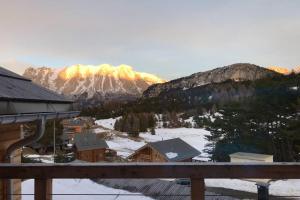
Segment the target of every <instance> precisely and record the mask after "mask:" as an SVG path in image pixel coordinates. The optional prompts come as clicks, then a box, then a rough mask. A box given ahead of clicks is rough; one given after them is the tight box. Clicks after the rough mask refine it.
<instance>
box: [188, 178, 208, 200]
mask: <svg viewBox="0 0 300 200" xmlns="http://www.w3.org/2000/svg"><path fill="white" fill-rule="evenodd" d="M191 197H192V198H191V199H192V200H204V199H205V183H204V179H203V178H201V179H198V178H197V179H193V178H192V179H191Z"/></svg>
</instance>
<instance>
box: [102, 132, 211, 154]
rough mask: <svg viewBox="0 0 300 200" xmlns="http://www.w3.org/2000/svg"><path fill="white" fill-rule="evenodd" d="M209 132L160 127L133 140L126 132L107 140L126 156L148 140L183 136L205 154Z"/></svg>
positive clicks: (110, 146)
mask: <svg viewBox="0 0 300 200" xmlns="http://www.w3.org/2000/svg"><path fill="white" fill-rule="evenodd" d="M207 134H209V132H208V131H206V130H204V129H196V128H173V129H171V128H158V129H155V135H152V134H151V133H148V132H147V133H140V138H139V139H136V140H133V139H130V138H128V137H127V134H126V133H122V134H121V135H114V137H113V139H111V140H106V142H107V144H108V146H109V148H111V149H114V150H116V151H117V154H118V155H119V156H121V157H123V158H126V157H127V156H129V155H130V154H132V153H133V152H134V151H135V150H137V149H139V148H141V147H142V146H144V145H145V144H146V143H147V142H156V141H161V140H168V139H173V138H181V139H182V140H184V141H185V142H186V143H188V144H190V145H191V146H193V147H194V148H196V149H198V150H199V151H200V152H201V153H203V155H205V153H204V152H203V150H204V146H205V144H206V143H207V141H206V139H205V137H204V136H205V135H207Z"/></svg>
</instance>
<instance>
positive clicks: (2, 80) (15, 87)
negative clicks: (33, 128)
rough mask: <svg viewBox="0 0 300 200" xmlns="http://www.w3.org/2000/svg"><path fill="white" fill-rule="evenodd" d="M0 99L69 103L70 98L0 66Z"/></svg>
mask: <svg viewBox="0 0 300 200" xmlns="http://www.w3.org/2000/svg"><path fill="white" fill-rule="evenodd" d="M0 100H13V101H35V102H59V103H62V102H64V103H71V102H72V100H70V99H68V98H66V97H64V96H63V95H60V94H57V93H55V92H53V91H51V90H48V89H46V88H43V87H41V86H39V85H37V84H35V83H33V82H32V81H31V80H29V79H26V78H24V77H22V76H20V75H18V74H15V73H13V72H11V71H9V70H7V69H4V68H2V67H0Z"/></svg>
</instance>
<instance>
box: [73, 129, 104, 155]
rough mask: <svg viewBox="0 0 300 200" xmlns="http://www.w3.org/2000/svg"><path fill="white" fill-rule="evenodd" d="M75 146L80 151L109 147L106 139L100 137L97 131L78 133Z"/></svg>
mask: <svg viewBox="0 0 300 200" xmlns="http://www.w3.org/2000/svg"><path fill="white" fill-rule="evenodd" d="M75 146H76V148H77V150H79V151H84V150H92V149H102V148H108V145H107V143H106V142H105V140H103V139H101V138H99V137H98V136H97V134H95V133H82V134H76V135H75Z"/></svg>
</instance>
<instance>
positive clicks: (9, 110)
mask: <svg viewBox="0 0 300 200" xmlns="http://www.w3.org/2000/svg"><path fill="white" fill-rule="evenodd" d="M72 107H73V105H72V103H70V102H31V101H1V100H0V115H16V114H19V113H49V112H67V111H69V110H72Z"/></svg>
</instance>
